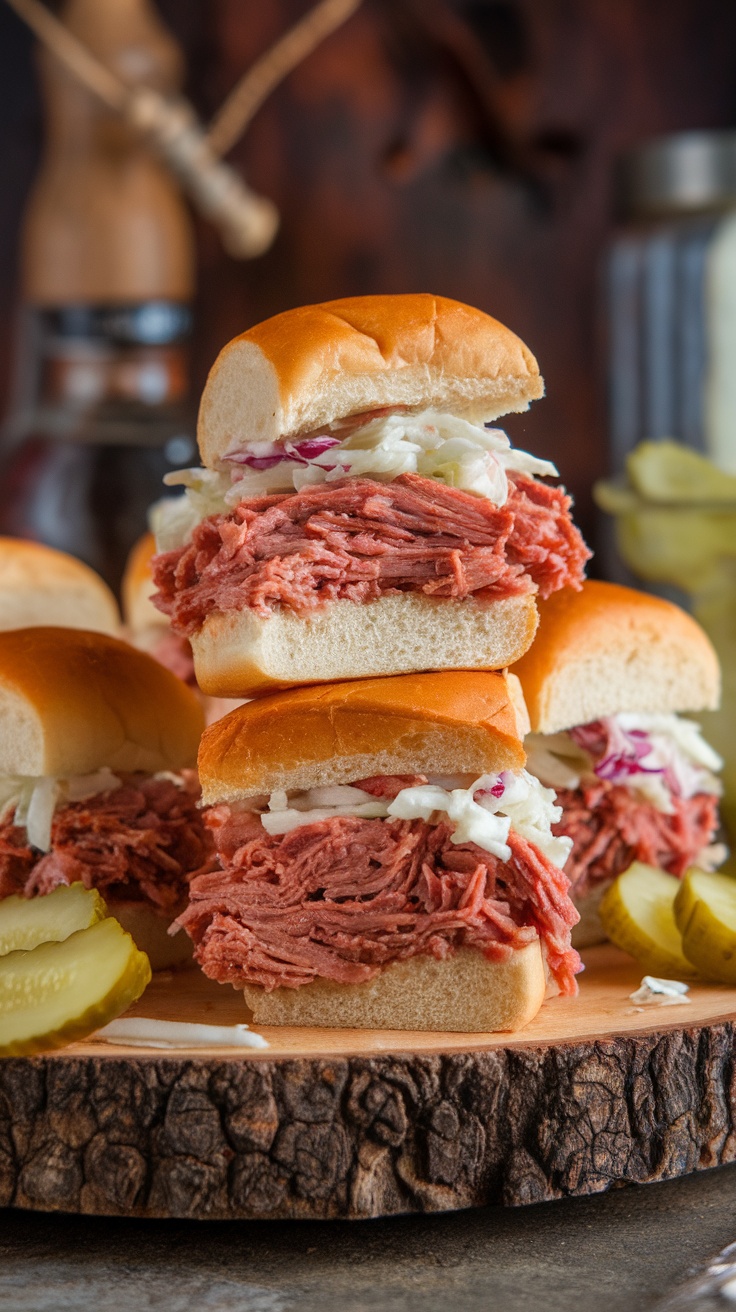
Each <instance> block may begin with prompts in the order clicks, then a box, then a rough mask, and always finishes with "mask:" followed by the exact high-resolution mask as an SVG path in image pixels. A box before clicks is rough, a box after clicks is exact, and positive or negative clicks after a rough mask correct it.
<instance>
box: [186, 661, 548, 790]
mask: <svg viewBox="0 0 736 1312" xmlns="http://www.w3.org/2000/svg"><path fill="white" fill-rule="evenodd" d="M515 697H516V689H515V687H514V686H513V684H510V683H509V681H508V679H507V677H506V676H505V675H504V674H491V673H488V672H486V671H484V672H482V673H481V672H473V671H468V670H463V671H460V672H457V673H452V674H449V673H444V674H415V675H406V676H404V677H403V678H395V679H365V680H364V681H361V682H360V683H339V684H327V685H322V686H321V687H309V688H299V689H296V690H293V691H290V692H282V693H274V694H273V695H272V696H270V697H262V698H260V699H258V700H257V701H253V702H247V703H246V704H245V705H244V706H240V707H238V709H237V710H235V711H231V712H230V714H229V715H226V716H225V717H224V719H222V720H218V721H217V722H216V723H215V724H213V725H211V726H210V728H209V729H207V731H206V733H205V734H204V737H203V738H202V743H201V746H200V751H199V775H200V782H201V784H202V795H203V800H204V801H205V802H206V803H211V802H219V801H224V802H234V801H238V800H239V799H241V798H245V797H252V796H253V795H254V794H257V793H270V792H274V791H275V790H277V789H281V788H284V789H287V790H289V789H302V788H314V787H316V786H317V785H321V784H337V783H348V782H350V780H353V779H367V778H369V777H370V776H371V775H375V774H434V775H444V774H457V773H463V774H464V773H466V772H467V773H471V774H476V775H481V774H484V773H486V772H495V771H500V770H520V769H521V768H522V766H523V765H524V761H525V759H526V758H525V755H524V749H523V746H522V743H521V740H520V734H523V732H524V728H525V724H524V717H523V715H522V714H520V712H519V710H517V706H516V704H515Z"/></svg>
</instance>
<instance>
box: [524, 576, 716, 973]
mask: <svg viewBox="0 0 736 1312" xmlns="http://www.w3.org/2000/svg"><path fill="white" fill-rule="evenodd" d="M540 612H541V621H540V626H539V631H538V633H537V637H536V639H535V642H534V646H533V647H532V648H531V650H530V651H529V652H527V654H526V656H524V658H523V659H522V660H521V661H519V662H518V663H517V665H516V666H515V667H514V672H515V673H516V674H517V675H518V677H519V679H520V680H521V684H522V688H523V691H524V697H525V700H526V704H527V706H528V709H529V718H530V722H531V728H532V730H533V732H532V733H531V734H529V736H528V737H527V738H526V739H525V743H524V746H525V748H526V751H527V764H528V769H529V770H530V771H531V772H532V773H533V774H534V775H536V777H537V778H538V779H539V780H540V781H541V782H542V783H543V784H545V785H546V786H547V787H549V788H554V789H555V792H556V794H557V802H558V804H559V805H560V806H561V807H562V816H561V818H560V820H559V821H557V822H556V823H555V824H554V825H553V830H554V832H555V833H556V834H558V835H560V836H564V837H566V838H568V839H570V840H572V851H571V853H570V856H569V858H568V861H567V864H566V865H565V871H566V873H567V874H568V875H569V877H570V879H571V881H572V888H571V890H570V892H571V896H572V898H573V900H574V902H575V905H576V906H577V907H578V910H579V911H580V913H581V922H580V924H579V925H578V926H577V929H576V931H575V934H574V940H575V944H576V946H578V947H585V946H588V945H589V944H591V943H597V942H600V941H601V940H602V939H604V938H605V934H604V932H603V929H602V926H601V924H600V920H599V917H598V905H599V903H600V900H601V897H602V896H603V893H604V892H605V890H606V889H607V888H608V886H609V885H610V884H611V883H612V881H613V880H614V879H615V878H616V876H617V875H620V874H621V873H622V872H623V871H624V870H627V869H628V867H629V866H630V865H631V864H632V862H634V861H641V862H644V864H646V865H651V866H658V867H659V868H660V869H662V870H666V871H668V872H669V873H670V874H672V875H675V876H677V877H680V876H682V875H684V873H685V871H686V870H687V868H688V867H689V866H691V865H693V864H696V865H700V866H703V865H704V866H706V868H711V869H712V868H713V866H714V864H718V862H719V861H720V860H722V859H723V857H724V855H725V853H724V850H723V849H722V848H720V846H719V845H714V839H715V836H716V832H717V829H718V796H719V794H720V792H721V787H720V783H719V781H718V778H717V772H718V770H719V768H720V766H721V764H722V762H721V760H720V757H719V756H718V755H717V754H716V753H715V752H714V751H713V749H712V747H710V746H709V745H708V744H707V743H706V742H705V741H704V739H703V738H702V737H701V734H700V730H699V727H698V725H697V724H695V723H694V722H693V721H692V720H690V719H684V718H682V715H681V712H684V711H701V710H715V709H716V708H717V706H718V701H719V694H720V673H719V667H718V659H717V657H716V654H715V652H714V650H713V648H712V646H711V644H710V642H709V640H708V638H707V637H706V635H705V633H704V632H703V630H702V629H701V628H700V626H699V625H698V624H697V623H696V622H695V620H693V619H692V618H691V617H690V616H689V615H687V614H685V612H684V611H682V610H680V609H679V607H677V606H673V605H672V604H671V603H670V602H668V601H663V600H661V599H660V598H659V597H653V596H650V595H649V594H648V593H644V592H635V591H633V590H632V589H631V588H622V587H618V586H617V585H615V584H613V583H598V582H594V581H588V582H587V583H585V585H584V587H583V590H582V592H579V593H575V594H573V593H570V592H567V593H558V594H557V595H556V596H555V597H551V598H550V599H549V600H548V601H546V602H544V603H543V604H542V606H541V607H540Z"/></svg>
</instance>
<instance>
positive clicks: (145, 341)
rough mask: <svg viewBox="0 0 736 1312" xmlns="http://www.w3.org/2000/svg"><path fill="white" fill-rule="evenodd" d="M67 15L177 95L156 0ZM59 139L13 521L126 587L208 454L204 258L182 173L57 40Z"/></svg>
mask: <svg viewBox="0 0 736 1312" xmlns="http://www.w3.org/2000/svg"><path fill="white" fill-rule="evenodd" d="M62 17H63V18H64V20H65V22H66V23H67V24H68V25H69V27H70V28H71V29H72V31H73V32H74V33H75V34H76V35H77V36H79V37H80V39H81V40H83V41H84V42H85V44H86V45H87V46H89V47H90V48H91V49H92V50H93V51H94V52H95V54H96V55H97V56H98V57H99V58H101V59H102V60H103V62H104V63H105V64H107V65H108V66H109V67H110V68H112V69H114V71H115V72H116V73H118V74H119V76H120V77H122V78H123V79H124V80H126V81H128V82H130V83H134V82H141V83H145V84H146V85H150V86H154V87H156V88H158V89H160V90H163V91H167V92H168V91H174V90H175V89H176V88H178V86H179V85H180V83H181V81H182V76H183V66H182V58H181V54H180V51H179V49H178V47H177V46H176V44H175V42H174V41H173V40H172V38H171V37H170V36H169V35H168V33H167V32H166V31H165V30H164V28H163V27H162V25H161V23H160V20H159V19H158V17H157V15H156V12H155V9H154V8H153V6H152V4H151V3H149V0H105V3H104V4H101V3H100V0H68V3H67V4H66V5H65V7H64V9H63V10H62ZM40 71H41V79H42V83H43V90H44V96H45V104H46V123H47V137H46V150H45V155H44V158H43V161H42V165H41V169H40V172H39V176H38V178H37V180H36V183H35V186H34V189H33V192H32V194H31V197H30V200H29V203H28V207H27V211H26V215H25V220H24V226H23V242H22V265H23V273H22V279H23V297H24V305H25V308H24V312H23V325H22V332H21V341H20V343H19V361H18V369H17V387H16V391H17V396H16V403H15V407H14V411H13V414H12V415H11V417H10V419H9V422H8V424H7V428H6V439H5V448H4V452H3V462H2V463H3V467H2V469H1V470H0V531H1V532H4V533H13V534H17V535H19V536H22V537H28V538H34V539H37V540H39V541H43V542H46V543H48V544H49V545H51V546H55V547H60V548H62V549H64V550H66V551H71V552H73V553H74V554H75V555H78V556H80V557H81V558H82V559H83V560H86V561H87V562H88V563H89V564H90V565H92V566H93V567H94V568H95V569H97V570H98V571H99V572H100V573H101V574H102V575H103V577H104V578H105V579H106V580H107V581H108V582H109V583H110V584H111V585H112V586H113V587H118V585H119V582H120V579H121V576H122V572H123V568H124V564H125V560H126V558H127V554H128V551H129V549H130V547H131V545H132V544H133V542H134V541H135V540H136V538H137V537H138V536H139V535H140V534H141V532H143V531H144V529H145V527H146V510H147V507H148V506H149V504H150V503H151V501H153V500H155V499H156V498H157V497H159V496H160V495H161V493H162V487H161V479H162V477H163V475H164V474H165V473H166V472H168V470H170V469H172V468H175V467H177V466H181V465H187V464H191V463H192V461H193V459H194V455H195V442H194V409H193V404H192V400H191V396H190V386H189V356H188V341H189V336H190V331H191V319H192V316H191V309H190V301H191V297H192V292H193V286H194V253H193V241H192V234H191V228H190V221H189V216H188V214H187V211H186V207H185V204H184V202H183V200H182V199H181V196H180V194H179V192H178V190H177V187H176V185H175V183H174V182H173V181H172V180H171V178H170V177H169V175H168V174H167V173H166V171H165V170H164V169H163V167H162V166H161V165H160V164H159V163H157V161H156V160H155V159H154V158H153V157H152V156H151V155H150V154H149V152H148V151H147V150H146V148H145V147H144V146H143V145H142V144H141V142H140V141H139V139H138V138H137V137H136V136H135V135H134V134H132V133H131V132H130V130H129V129H128V128H127V127H126V126H125V125H124V123H123V122H122V121H121V120H120V118H119V117H118V116H116V115H115V114H114V113H113V112H112V111H110V110H108V109H107V108H106V107H105V106H104V105H102V104H101V103H100V102H99V101H98V100H96V99H95V98H94V97H93V96H91V95H90V94H89V93H88V92H87V91H86V90H85V89H84V88H83V87H81V86H80V85H79V83H77V82H76V81H75V80H74V79H73V78H72V77H71V75H70V74H68V73H67V72H66V71H65V70H64V69H63V68H62V67H61V66H60V65H59V64H58V63H57V61H56V60H55V59H54V58H53V57H52V56H51V55H49V54H47V53H46V52H45V51H42V52H41V53H40Z"/></svg>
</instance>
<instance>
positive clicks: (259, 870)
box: [178, 671, 580, 1032]
mask: <svg viewBox="0 0 736 1312" xmlns="http://www.w3.org/2000/svg"><path fill="white" fill-rule="evenodd" d="M516 696H518V684H516V681H515V680H514V679H513V678H507V677H506V676H505V675H503V674H492V673H486V672H472V671H462V672H457V673H439V674H419V675H413V676H404V677H400V678H382V679H367V680H365V681H361V682H357V683H351V684H344V683H343V684H332V685H326V686H325V685H323V686H322V687H319V686H312V687H310V688H302V689H298V690H294V691H290V692H283V693H277V694H274V695H271V696H268V697H263V698H261V699H258V700H256V701H253V702H249V703H248V704H247V705H245V706H242V707H240V708H239V709H238V710H236V711H232V712H231V713H230V715H228V716H226V717H225V718H224V719H222V720H220V721H218V723H217V724H214V725H212V726H211V727H210V728H209V729H208V730H207V731H206V733H205V735H204V737H203V739H202V744H201V748H200V754H199V769H200V778H201V781H202V788H203V800H204V802H205V803H206V804H207V805H208V806H209V808H210V809H209V811H208V814H207V821H208V824H209V826H210V828H211V830H212V833H213V836H214V840H215V846H216V851H217V857H218V864H219V868H218V869H217V870H213V871H212V872H209V873H203V874H200V875H198V876H196V877H195V878H194V879H193V880H192V882H191V885H190V890H189V906H188V907H187V910H186V911H185V912H184V913H183V915H182V916H181V917H180V918H179V922H178V923H179V924H180V925H183V927H184V928H185V929H186V931H187V933H188V934H190V935H191V937H192V939H193V941H194V945H195V948H194V955H195V958H196V960H197V961H198V963H199V965H200V966H201V967H202V969H203V971H204V972H205V974H206V975H209V976H210V977H211V978H212V979H215V980H219V981H220V982H221V983H227V984H232V985H233V986H234V987H235V988H237V989H242V990H243V991H244V994H245V999H246V1002H247V1004H248V1005H249V1007H250V1008H251V1009H252V1011H253V1013H254V1016H255V1020H256V1022H257V1023H259V1024H264V1025H269V1024H272V1025H317V1026H337V1027H345V1026H348V1027H359V1028H385V1029H407V1030H459V1031H480V1032H487V1031H492V1030H512V1029H518V1028H519V1027H520V1026H522V1025H525V1024H526V1023H527V1022H528V1021H529V1020H531V1019H532V1017H533V1016H535V1015H536V1013H537V1011H538V1010H539V1008H540V1006H541V1004H542V1001H543V999H544V997H545V993H546V992H547V991H548V989H549V990H550V991H551V992H562V993H565V994H573V993H575V992H576V982H575V973H576V971H577V970H578V969H579V964H580V963H579V958H578V956H577V953H576V952H575V951H573V950H572V948H571V946H570V928H571V926H572V925H573V924H574V923H575V922H576V920H577V918H578V917H577V913H576V911H575V909H574V907H573V905H572V903H571V901H570V898H569V896H568V891H567V890H568V887H569V882H568V880H567V878H566V877H565V875H564V874H563V873H562V871H561V869H560V866H561V865H562V864H564V861H565V860H566V858H567V855H568V852H569V850H570V842H569V840H567V839H564V838H562V839H560V838H555V837H553V835H552V833H551V829H550V826H551V824H552V822H553V821H554V820H555V819H556V818H557V817H558V816H559V810H558V808H556V807H555V806H554V795H553V794H552V793H551V792H550V791H549V790H547V789H544V788H542V787H541V785H540V784H539V783H538V781H537V780H536V779H533V778H532V777H531V776H530V775H528V774H527V773H526V772H525V770H524V749H523V746H522V741H521V736H520V734H521V733H523V731H524V728H525V721H524V712H523V704H521V703H520V702H516V701H515V697H516Z"/></svg>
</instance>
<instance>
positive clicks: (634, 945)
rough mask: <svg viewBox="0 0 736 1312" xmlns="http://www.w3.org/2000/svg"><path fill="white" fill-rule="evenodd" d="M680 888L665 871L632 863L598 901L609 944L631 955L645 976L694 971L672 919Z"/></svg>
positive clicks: (674, 976)
mask: <svg viewBox="0 0 736 1312" xmlns="http://www.w3.org/2000/svg"><path fill="white" fill-rule="evenodd" d="M679 886H680V885H679V881H678V880H677V879H675V878H674V876H672V875H668V874H666V873H665V871H664V870H657V869H656V867H655V866H645V865H644V864H643V863H642V862H641V861H635V862H634V864H633V865H631V866H629V868H628V870H625V871H624V873H623V874H622V875H619V877H618V879H616V880H615V881H614V883H613V884H611V887H610V888H609V889H607V890H606V892H605V893H604V895H603V898H602V900H601V906H600V917H601V922H602V924H603V928H604V929H605V931H606V933H607V934H608V937H609V938H610V940H611V942H612V943H615V944H616V946H617V947H619V948H623V950H624V952H629V953H630V954H631V956H632V957H636V959H637V961H640V962H641V964H642V966H643V967H644V968H645V970H646V972H647V974H649V975H659V976H663V977H664V978H666V979H680V978H681V977H682V976H683V975H685V976H688V977H690V978H692V976H693V975H694V974H695V971H694V969H693V965H692V962H691V961H688V959H687V957H686V956H685V954H684V953H683V950H682V939H681V937H680V931H679V930H678V928H677V924H676V922H675V913H674V906H673V904H674V901H675V896H676V894H677V891H678V888H679Z"/></svg>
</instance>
